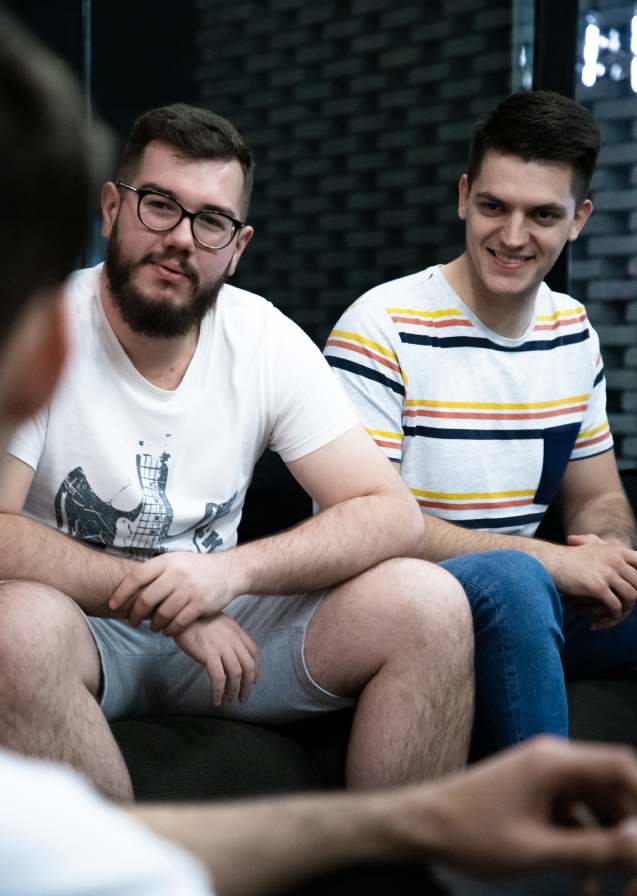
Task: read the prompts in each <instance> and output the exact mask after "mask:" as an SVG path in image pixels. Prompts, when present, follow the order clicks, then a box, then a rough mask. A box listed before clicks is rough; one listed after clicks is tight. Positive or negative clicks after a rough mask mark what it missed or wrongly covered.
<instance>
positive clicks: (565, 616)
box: [440, 551, 637, 755]
mask: <svg viewBox="0 0 637 896" xmlns="http://www.w3.org/2000/svg"><path fill="white" fill-rule="evenodd" d="M440 566H442V567H443V568H444V569H446V570H448V571H449V572H450V573H451V574H452V575H453V576H455V578H456V579H458V581H459V582H460V584H461V585H462V587H463V588H464V590H465V591H466V593H467V597H468V599H469V603H470V604H471V610H472V613H473V625H474V631H475V673H476V720H475V726H474V745H475V747H476V750H477V752H479V753H480V754H483V755H484V754H489V753H494V752H496V751H497V750H501V749H504V748H505V747H508V746H511V745H512V744H517V743H520V742H521V741H523V740H526V739H527V738H529V737H533V735H535V734H555V735H558V736H561V737H568V707H567V703H566V689H565V685H564V681H565V677H566V679H578V678H602V677H604V676H606V675H612V674H614V673H616V672H621V671H623V670H626V669H629V668H630V667H631V666H634V665H637V611H635V612H633V613H631V614H630V616H629V617H628V618H627V619H626V620H624V622H622V623H621V624H620V625H617V626H615V627H614V628H610V629H607V630H606V631H601V632H591V630H590V628H589V626H590V618H588V619H587V618H586V617H578V616H576V615H575V614H574V613H572V612H571V611H569V610H568V609H565V610H564V611H563V610H562V606H561V602H560V596H559V594H558V593H557V591H556V589H555V586H554V585H553V581H552V579H551V577H550V576H549V574H548V573H547V572H546V570H545V569H544V567H543V566H542V564H541V563H540V562H539V561H538V560H535V559H534V558H533V557H530V556H529V555H528V554H524V553H522V552H520V551H489V552H485V553H480V554H466V555H464V556H462V557H454V558H453V559H452V560H445V561H444V562H443V563H440Z"/></svg>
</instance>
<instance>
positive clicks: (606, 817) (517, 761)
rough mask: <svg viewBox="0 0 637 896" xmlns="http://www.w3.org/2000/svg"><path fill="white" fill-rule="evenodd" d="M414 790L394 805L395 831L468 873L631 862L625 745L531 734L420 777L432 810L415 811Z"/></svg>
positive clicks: (632, 779)
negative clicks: (397, 808) (452, 770)
mask: <svg viewBox="0 0 637 896" xmlns="http://www.w3.org/2000/svg"><path fill="white" fill-rule="evenodd" d="M404 793H405V796H406V797H407V795H408V792H407V791H404ZM417 794H418V791H417V790H415V791H414V793H413V798H411V800H410V802H411V805H410V806H409V808H407V807H406V806H405V805H403V806H402V807H401V814H400V820H401V822H402V824H401V827H400V833H401V834H402V835H403V836H405V837H408V838H409V839H410V840H411V842H412V844H413V846H414V848H415V849H416V850H417V849H418V848H419V847H420V848H421V849H422V848H424V849H425V850H427V849H428V850H430V851H431V850H432V848H433V852H434V855H436V856H437V857H438V858H442V859H443V860H444V861H445V862H450V863H452V864H454V865H458V866H460V867H463V868H465V869H467V870H469V871H472V872H474V873H477V874H480V875H485V876H489V877H493V876H497V877H512V876H516V875H522V874H527V873H531V872H537V871H540V870H542V869H546V868H551V867H553V868H554V867H557V866H560V865H562V866H563V865H571V866H574V867H575V868H577V869H578V870H579V871H580V872H581V873H594V872H596V871H598V870H600V869H601V868H603V867H604V866H606V865H609V864H611V863H613V862H621V863H626V864H628V865H629V866H630V867H632V868H635V869H637V819H635V813H636V812H637V761H636V760H635V754H634V752H633V751H632V750H629V749H627V748H625V747H592V746H588V745H583V744H569V743H567V742H566V741H561V740H557V739H552V738H538V739H536V740H534V741H532V742H529V743H527V744H524V745H523V746H521V747H516V748H513V749H512V750H509V751H507V752H506V753H504V754H500V755H499V756H497V757H494V758H493V759H489V760H487V761H485V762H482V763H478V764H476V765H474V766H473V767H472V768H470V769H469V770H468V771H463V772H460V773H458V774H456V775H454V776H453V777H450V778H447V779H444V780H441V781H437V782H436V783H435V784H431V785H428V787H427V791H425V792H424V794H423V795H424V803H423V804H424V805H425V806H428V807H429V808H432V807H433V808H434V812H433V815H428V816H427V817H426V818H424V819H423V818H422V816H421V817H420V818H419V806H418V797H417ZM405 802H407V799H406V800H405ZM423 821H424V822H425V825H424V830H423ZM403 825H404V827H403ZM410 832H411V833H410ZM421 834H422V837H423V838H424V842H422V843H420V841H419V838H420V837H421ZM430 836H431V837H433V839H434V841H435V842H433V843H432V842H428V838H429V837H430Z"/></svg>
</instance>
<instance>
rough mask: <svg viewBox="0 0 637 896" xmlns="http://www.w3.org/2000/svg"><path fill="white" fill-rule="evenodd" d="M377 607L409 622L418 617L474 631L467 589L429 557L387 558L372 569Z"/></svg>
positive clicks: (371, 591) (371, 590) (371, 592)
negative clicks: (427, 559) (427, 558)
mask: <svg viewBox="0 0 637 896" xmlns="http://www.w3.org/2000/svg"><path fill="white" fill-rule="evenodd" d="M368 572H369V573H370V574H371V575H370V581H369V584H368V588H369V595H370V601H371V603H372V605H373V608H374V611H375V612H377V613H379V614H386V613H388V614H391V615H392V617H393V618H395V619H401V620H404V622H405V624H407V625H409V624H412V623H413V622H414V621H421V622H423V623H429V624H432V623H435V624H436V625H440V626H443V627H446V626H448V627H451V628H453V629H454V630H455V631H456V632H458V633H460V632H466V633H467V634H469V635H471V636H472V634H473V623H472V617H471V608H470V606H469V601H468V599H467V596H466V594H465V592H464V589H463V588H462V586H461V585H460V583H459V582H458V580H457V579H456V578H455V577H454V576H452V575H451V573H448V572H447V571H446V570H444V569H442V568H441V567H439V566H436V565H435V564H433V563H428V562H427V561H425V560H412V559H406V558H404V559H396V560H387V561H385V562H384V563H381V564H379V565H378V566H377V567H375V568H374V569H373V570H369V571H368Z"/></svg>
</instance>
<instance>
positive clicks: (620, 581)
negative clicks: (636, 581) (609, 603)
mask: <svg viewBox="0 0 637 896" xmlns="http://www.w3.org/2000/svg"><path fill="white" fill-rule="evenodd" d="M629 568H630V567H626V569H627V570H628V569H629ZM609 584H610V587H611V588H612V590H613V592H614V594H615V596H616V597H618V598H619V600H620V601H621V604H622V608H623V609H626V608H627V607H628V608H630V609H632V607H633V606H634V604H635V600H636V599H637V591H635V588H634V586H633V584H632V583H631V581H630V579H629V578H627V577H626V576H624V574H623V572H622V574H621V575H619V576H617V577H616V578H614V579H613V580H612V582H610V583H609Z"/></svg>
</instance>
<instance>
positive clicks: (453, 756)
mask: <svg viewBox="0 0 637 896" xmlns="http://www.w3.org/2000/svg"><path fill="white" fill-rule="evenodd" d="M305 661H306V663H307V667H308V670H309V672H310V674H311V675H312V677H313V678H314V680H315V681H316V682H317V684H319V685H320V686H321V687H323V688H325V689H326V690H328V691H331V692H332V693H335V694H339V695H341V696H354V695H357V694H360V698H359V703H358V708H357V710H356V715H355V717H354V725H353V727H352V735H351V739H350V745H349V750H348V756H347V765H346V780H347V785H348V787H375V786H382V785H388V784H399V783H403V782H407V781H422V780H425V779H427V778H435V777H438V776H440V775H443V774H445V773H446V772H450V771H452V770H454V769H458V768H460V767H461V766H462V765H463V764H464V763H465V762H466V759H467V752H468V748H469V738H470V734H471V724H472V720H473V629H472V624H471V612H470V609H469V604H468V602H467V599H466V596H465V594H464V591H463V590H462V588H461V587H460V585H459V584H458V582H457V581H456V580H455V579H454V578H453V577H452V576H450V575H449V574H448V573H446V572H445V571H444V570H442V569H440V568H439V567H436V566H433V565H432V564H430V563H426V562H424V561H421V560H407V559H403V560H389V561H387V562H385V563H381V564H380V565H378V566H376V567H374V568H372V569H369V570H367V572H365V573H362V575H360V576H357V577H356V578H355V579H351V580H350V581H349V582H344V583H343V584H342V585H338V586H337V587H335V588H332V589H331V590H330V592H329V593H328V595H327V597H326V598H325V600H324V601H323V602H322V604H321V605H320V607H319V608H318V610H317V611H316V613H315V615H314V617H313V619H312V621H311V622H310V624H309V626H308V629H307V634H306V639H305Z"/></svg>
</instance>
